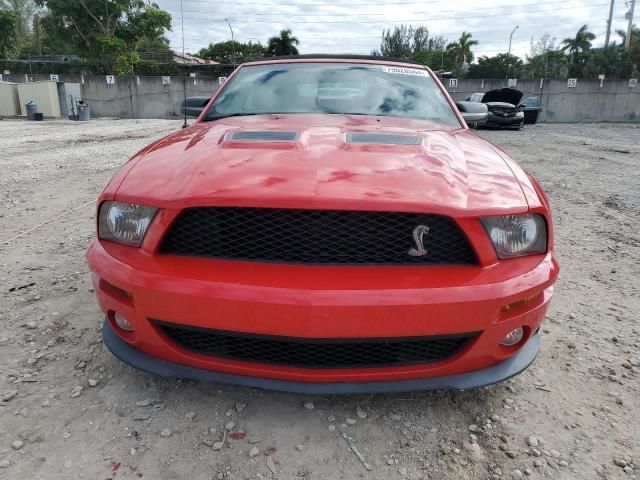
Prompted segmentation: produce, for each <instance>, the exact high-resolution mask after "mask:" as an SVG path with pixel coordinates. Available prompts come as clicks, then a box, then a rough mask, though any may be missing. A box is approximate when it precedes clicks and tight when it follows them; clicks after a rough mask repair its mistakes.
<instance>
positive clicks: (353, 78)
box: [204, 63, 460, 128]
mask: <svg viewBox="0 0 640 480" xmlns="http://www.w3.org/2000/svg"><path fill="white" fill-rule="evenodd" d="M268 113H280V114H296V113H326V114H350V115H381V116H389V117H406V118H417V119H425V120H430V121H432V122H436V123H440V124H444V125H447V126H450V127H454V128H459V127H460V122H459V121H458V119H457V117H456V115H455V114H454V112H453V110H452V109H451V106H450V105H449V103H448V102H447V100H446V99H445V97H444V95H443V93H442V91H441V90H440V89H439V88H438V86H437V85H436V83H435V82H434V80H433V78H431V76H430V75H429V73H428V72H427V71H426V70H423V69H421V68H408V67H399V66H390V65H389V66H387V65H374V64H348V63H282V64H271V65H256V66H246V67H242V68H241V69H240V70H239V71H238V72H237V74H236V75H235V76H234V77H233V79H232V80H230V81H229V82H228V84H227V85H225V86H224V90H223V91H222V92H221V94H220V96H219V97H218V98H217V99H216V100H215V101H214V103H213V104H212V105H211V108H210V109H209V111H208V112H207V114H206V115H205V117H204V121H210V120H215V119H217V118H221V117H226V116H230V115H258V114H268Z"/></svg>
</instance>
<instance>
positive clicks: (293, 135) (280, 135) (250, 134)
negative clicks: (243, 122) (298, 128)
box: [226, 130, 298, 142]
mask: <svg viewBox="0 0 640 480" xmlns="http://www.w3.org/2000/svg"><path fill="white" fill-rule="evenodd" d="M226 139H227V140H230V141H236V142H295V141H296V140H297V139H298V133H297V132H281V131H277V130H256V131H247V130H238V131H235V132H231V133H229V134H227V137H226Z"/></svg>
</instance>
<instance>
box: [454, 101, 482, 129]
mask: <svg viewBox="0 0 640 480" xmlns="http://www.w3.org/2000/svg"><path fill="white" fill-rule="evenodd" d="M456 107H458V110H459V111H460V113H461V114H462V118H464V121H465V122H467V125H479V124H482V123H486V121H487V119H488V118H489V109H488V108H487V106H486V105H485V104H484V103H478V102H456Z"/></svg>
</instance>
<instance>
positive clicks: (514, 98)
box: [482, 88, 524, 106]
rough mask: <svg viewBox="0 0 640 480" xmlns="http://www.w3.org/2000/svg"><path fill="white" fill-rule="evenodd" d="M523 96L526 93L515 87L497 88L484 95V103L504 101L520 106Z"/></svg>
mask: <svg viewBox="0 0 640 480" xmlns="http://www.w3.org/2000/svg"><path fill="white" fill-rule="evenodd" d="M523 96H524V94H523V93H522V92H521V91H520V90H516V89H515V88H497V89H495V90H489V91H488V92H487V93H485V94H484V96H483V97H482V103H490V102H504V103H510V104H511V105H514V106H518V104H519V103H520V100H522V97H523Z"/></svg>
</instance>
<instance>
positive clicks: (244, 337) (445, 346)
mask: <svg viewBox="0 0 640 480" xmlns="http://www.w3.org/2000/svg"><path fill="white" fill-rule="evenodd" d="M153 323H154V324H155V325H156V326H157V327H158V328H159V329H160V330H161V331H162V332H163V333H164V334H165V335H166V336H167V337H168V338H169V339H170V340H171V341H172V342H174V343H175V344H177V345H179V346H180V347H182V348H184V349H186V350H189V351H192V352H195V353H199V354H201V355H210V356H214V357H222V358H228V359H232V360H239V361H246V362H255V363H266V364H273V365H286V366H291V367H300V368H356V367H357V368H364V367H385V366H394V365H410V364H424V363H433V362H438V361H441V360H444V359H446V358H448V357H451V356H452V355H454V354H455V353H456V352H459V351H460V350H461V349H462V348H464V347H465V346H466V345H467V344H468V343H469V342H470V341H471V340H472V339H473V338H475V337H476V336H477V333H475V332H474V333H468V334H462V335H444V336H431V337H397V338H348V339H333V338H332V339H308V338H293V337H275V336H270V335H257V334H246V333H239V332H229V331H224V330H210V329H203V328H197V327H187V326H185V325H178V324H173V323H166V322H161V321H156V320H154V321H153Z"/></svg>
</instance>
